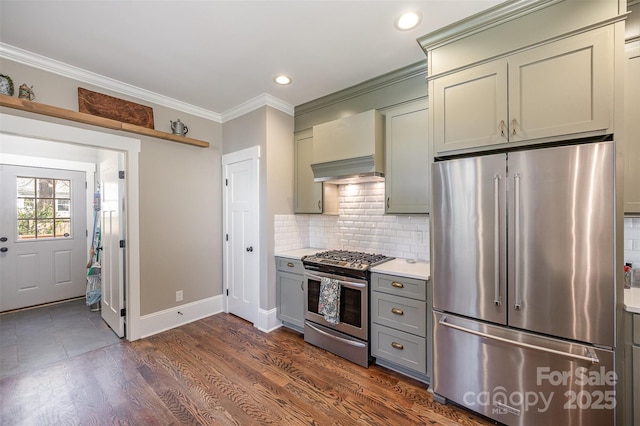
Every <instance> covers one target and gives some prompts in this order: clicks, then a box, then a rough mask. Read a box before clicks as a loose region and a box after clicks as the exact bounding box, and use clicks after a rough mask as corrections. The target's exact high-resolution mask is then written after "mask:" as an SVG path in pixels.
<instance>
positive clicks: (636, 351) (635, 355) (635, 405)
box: [632, 346, 640, 426]
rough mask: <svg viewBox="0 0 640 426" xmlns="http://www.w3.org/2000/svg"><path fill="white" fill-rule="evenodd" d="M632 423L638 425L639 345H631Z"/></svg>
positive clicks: (639, 404)
mask: <svg viewBox="0 0 640 426" xmlns="http://www.w3.org/2000/svg"><path fill="white" fill-rule="evenodd" d="M632 352H633V361H632V362H633V378H632V381H633V391H632V394H633V425H634V426H640V346H633V347H632Z"/></svg>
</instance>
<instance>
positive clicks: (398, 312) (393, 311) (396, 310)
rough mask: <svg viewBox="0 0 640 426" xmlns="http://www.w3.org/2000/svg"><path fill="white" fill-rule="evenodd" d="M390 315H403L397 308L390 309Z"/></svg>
mask: <svg viewBox="0 0 640 426" xmlns="http://www.w3.org/2000/svg"><path fill="white" fill-rule="evenodd" d="M391 313H393V314H396V315H404V311H403V310H402V309H398V308H391Z"/></svg>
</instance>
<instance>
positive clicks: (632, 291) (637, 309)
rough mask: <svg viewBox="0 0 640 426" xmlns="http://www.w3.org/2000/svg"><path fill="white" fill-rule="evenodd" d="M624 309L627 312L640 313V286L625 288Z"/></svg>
mask: <svg viewBox="0 0 640 426" xmlns="http://www.w3.org/2000/svg"><path fill="white" fill-rule="evenodd" d="M624 309H625V311H627V312H633V313H634V314H640V287H631V288H627V289H625V290H624Z"/></svg>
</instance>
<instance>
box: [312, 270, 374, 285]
mask: <svg viewBox="0 0 640 426" xmlns="http://www.w3.org/2000/svg"><path fill="white" fill-rule="evenodd" d="M304 275H305V276H306V277H307V278H311V279H314V280H317V281H322V277H319V276H317V275H313V274H310V273H308V272H305V273H304ZM326 278H329V277H326ZM331 279H335V280H336V281H338V283H339V284H340V285H341V286H343V287H348V288H353V289H361V288H366V287H367V285H366V284H360V283H352V282H349V281H342V280H339V279H337V278H331Z"/></svg>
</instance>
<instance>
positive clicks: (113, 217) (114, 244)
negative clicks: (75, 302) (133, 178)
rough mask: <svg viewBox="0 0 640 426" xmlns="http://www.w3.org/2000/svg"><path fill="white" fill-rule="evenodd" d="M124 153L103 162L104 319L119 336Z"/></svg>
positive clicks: (121, 314) (122, 264)
mask: <svg viewBox="0 0 640 426" xmlns="http://www.w3.org/2000/svg"><path fill="white" fill-rule="evenodd" d="M122 160H123V159H122V154H117V155H116V154H114V155H112V156H111V157H109V158H108V159H107V160H104V161H102V162H101V163H100V178H99V180H98V181H99V182H100V190H101V192H100V198H101V203H100V204H101V205H100V230H101V239H102V244H101V246H102V250H101V251H100V264H101V266H102V318H103V319H104V320H105V322H106V323H107V324H109V327H111V328H112V329H113V331H114V332H115V333H116V334H117V335H118V336H119V337H123V336H124V333H125V329H124V320H125V317H124V315H123V312H122V308H124V306H125V305H124V294H125V293H124V248H123V247H120V241H124V196H125V194H124V180H123V179H120V178H119V172H120V171H121V170H123V168H122V162H123V161H122Z"/></svg>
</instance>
